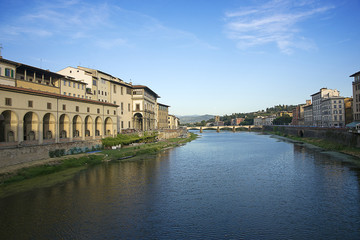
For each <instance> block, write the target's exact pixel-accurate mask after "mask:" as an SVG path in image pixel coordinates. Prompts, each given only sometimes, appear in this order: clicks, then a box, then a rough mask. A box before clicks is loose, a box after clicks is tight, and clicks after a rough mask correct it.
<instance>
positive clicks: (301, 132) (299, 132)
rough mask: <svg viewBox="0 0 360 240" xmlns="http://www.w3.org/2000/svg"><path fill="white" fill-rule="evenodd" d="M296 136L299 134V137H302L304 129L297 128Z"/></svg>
mask: <svg viewBox="0 0 360 240" xmlns="http://www.w3.org/2000/svg"><path fill="white" fill-rule="evenodd" d="M298 136H299V137H304V130H302V129H301V130H299V131H298Z"/></svg>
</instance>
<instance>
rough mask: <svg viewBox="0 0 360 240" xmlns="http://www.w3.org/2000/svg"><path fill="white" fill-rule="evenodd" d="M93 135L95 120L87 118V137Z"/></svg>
mask: <svg viewBox="0 0 360 240" xmlns="http://www.w3.org/2000/svg"><path fill="white" fill-rule="evenodd" d="M92 135H93V120H92V118H91V116H86V117H85V137H90V136H92Z"/></svg>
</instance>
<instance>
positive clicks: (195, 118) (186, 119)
mask: <svg viewBox="0 0 360 240" xmlns="http://www.w3.org/2000/svg"><path fill="white" fill-rule="evenodd" d="M177 117H178V118H179V119H180V123H181V124H186V123H196V122H201V121H202V120H205V121H207V120H209V119H211V118H214V117H215V116H214V115H208V114H207V115H189V116H177Z"/></svg>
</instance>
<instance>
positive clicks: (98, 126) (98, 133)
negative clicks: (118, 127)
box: [95, 117, 103, 136]
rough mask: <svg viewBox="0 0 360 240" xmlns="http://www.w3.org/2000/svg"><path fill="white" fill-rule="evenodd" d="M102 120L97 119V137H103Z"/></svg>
mask: <svg viewBox="0 0 360 240" xmlns="http://www.w3.org/2000/svg"><path fill="white" fill-rule="evenodd" d="M102 134H103V131H102V120H101V117H97V118H96V119H95V136H102Z"/></svg>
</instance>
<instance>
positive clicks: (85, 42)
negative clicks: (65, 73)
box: [0, 0, 360, 115]
mask: <svg viewBox="0 0 360 240" xmlns="http://www.w3.org/2000/svg"><path fill="white" fill-rule="evenodd" d="M1 3H2V4H1V5H2V6H3V7H2V9H6V11H5V10H3V11H2V13H1V15H0V43H1V44H2V46H3V49H2V56H3V57H4V58H6V59H9V60H13V61H18V62H21V63H25V64H28V65H33V66H37V67H40V68H44V69H49V70H51V71H54V72H56V71H58V70H61V69H63V68H65V67H67V66H74V67H76V66H79V65H80V66H85V67H91V68H95V69H99V70H102V71H104V72H107V73H109V74H111V75H114V76H117V77H119V78H121V79H123V80H124V81H126V82H130V81H131V82H132V83H133V84H142V85H147V86H149V87H150V88H151V89H152V90H154V91H155V92H156V93H158V94H159V95H160V96H161V98H160V99H159V102H161V103H164V104H167V105H170V106H171V108H170V112H171V113H173V114H176V115H190V114H217V115H224V114H231V113H238V112H251V111H257V110H261V109H266V108H267V107H271V106H273V105H277V104H300V103H304V102H305V100H306V99H310V95H311V94H313V93H315V92H317V91H318V90H319V89H320V88H322V87H327V88H332V89H338V90H339V91H340V94H341V95H342V96H345V97H350V96H352V85H351V82H352V79H351V78H349V75H351V74H353V73H355V72H357V71H360V27H359V23H360V14H359V11H360V1H359V0H341V1H340V0H336V1H335V0H322V1H317V0H298V1H292V0H221V1H220V0H117V1H115V0H109V1H81V0H69V1H66V0H59V1H48V0H46V1H41V0H24V1H23V0H1Z"/></svg>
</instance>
